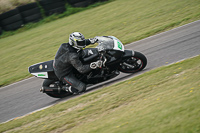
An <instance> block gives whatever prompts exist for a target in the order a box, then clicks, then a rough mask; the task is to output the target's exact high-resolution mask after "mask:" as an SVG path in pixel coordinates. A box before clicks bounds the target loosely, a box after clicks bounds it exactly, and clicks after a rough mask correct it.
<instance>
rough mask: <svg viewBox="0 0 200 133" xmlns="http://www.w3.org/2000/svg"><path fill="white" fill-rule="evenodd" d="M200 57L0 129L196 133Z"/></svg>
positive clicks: (50, 132)
mask: <svg viewBox="0 0 200 133" xmlns="http://www.w3.org/2000/svg"><path fill="white" fill-rule="evenodd" d="M199 60H200V56H197V57H195V58H192V59H188V60H185V61H181V62H178V63H175V64H173V65H170V66H164V67H161V68H158V69H155V70H152V71H150V72H146V73H144V74H142V75H140V76H137V77H135V78H132V79H130V80H127V81H123V82H119V83H117V84H114V85H112V86H109V87H106V88H102V89H98V90H96V91H94V92H91V93H87V94H84V95H82V96H80V97H77V98H73V99H70V100H67V101H65V102H62V103H59V104H56V105H54V106H52V107H50V108H47V109H44V110H41V111H38V112H35V113H32V114H31V115H28V116H26V117H23V118H18V119H15V120H12V121H10V122H7V123H4V124H0V132H5V131H6V133H10V132H12V133H27V132H31V133H44V132H48V133H55V132H59V133H60V132H64V133H199V132H200V122H199V120H200V113H199V112H200V99H199V95H200V82H199V81H200V76H199V75H200V62H199Z"/></svg>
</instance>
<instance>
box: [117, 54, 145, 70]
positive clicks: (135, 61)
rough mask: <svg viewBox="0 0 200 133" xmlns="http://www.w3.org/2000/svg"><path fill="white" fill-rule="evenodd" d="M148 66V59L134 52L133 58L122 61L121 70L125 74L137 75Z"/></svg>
mask: <svg viewBox="0 0 200 133" xmlns="http://www.w3.org/2000/svg"><path fill="white" fill-rule="evenodd" d="M146 65H147V58H146V57H145V56H144V55H143V54H142V53H140V52H136V51H135V52H134V55H133V56H130V57H126V58H124V59H123V60H122V62H121V63H120V66H119V70H120V71H121V72H124V73H135V72H138V71H141V70H143V69H144V68H145V67H146Z"/></svg>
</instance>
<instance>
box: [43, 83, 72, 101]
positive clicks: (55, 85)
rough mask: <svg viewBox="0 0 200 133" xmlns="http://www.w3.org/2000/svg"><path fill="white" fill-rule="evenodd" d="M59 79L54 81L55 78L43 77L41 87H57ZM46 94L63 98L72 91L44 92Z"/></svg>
mask: <svg viewBox="0 0 200 133" xmlns="http://www.w3.org/2000/svg"><path fill="white" fill-rule="evenodd" d="M57 82H59V81H55V80H50V79H45V80H44V82H43V85H42V86H43V87H50V88H51V87H53V88H54V87H57V86H58V83H57ZM45 93H46V94H47V95H48V96H50V97H53V98H64V97H67V96H70V95H72V93H69V92H66V91H60V92H53V93H52V92H49V93H48V92H45Z"/></svg>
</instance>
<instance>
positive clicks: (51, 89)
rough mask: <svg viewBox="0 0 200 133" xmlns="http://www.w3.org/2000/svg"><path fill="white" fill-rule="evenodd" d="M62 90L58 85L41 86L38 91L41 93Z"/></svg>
mask: <svg viewBox="0 0 200 133" xmlns="http://www.w3.org/2000/svg"><path fill="white" fill-rule="evenodd" d="M61 91H62V89H61V88H60V87H59V86H58V87H46V86H44V87H42V88H41V89H40V92H42V93H60V92H61Z"/></svg>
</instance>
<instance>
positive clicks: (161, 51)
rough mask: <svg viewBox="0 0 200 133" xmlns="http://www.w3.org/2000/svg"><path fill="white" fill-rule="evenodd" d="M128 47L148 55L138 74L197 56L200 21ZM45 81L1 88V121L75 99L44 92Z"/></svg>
mask: <svg viewBox="0 0 200 133" xmlns="http://www.w3.org/2000/svg"><path fill="white" fill-rule="evenodd" d="M125 48H126V49H132V50H135V51H139V52H141V53H143V54H144V55H146V57H147V59H148V65H147V67H146V68H145V69H144V70H143V71H141V72H139V73H138V74H141V73H144V72H147V71H149V70H151V69H154V68H157V67H160V66H163V65H168V64H171V63H174V62H177V61H180V60H183V59H186V58H190V57H194V56H196V55H199V54H200V20H199V21H195V22H193V23H190V24H187V25H184V26H181V27H178V28H175V29H173V30H170V31H167V32H163V33H160V34H157V35H155V36H151V37H148V38H145V39H143V40H140V41H137V42H133V43H131V44H128V45H126V46H125ZM36 63H37V62H36ZM30 65H32V64H30ZM25 69H27V68H25ZM136 75H137V74H123V73H121V74H120V75H119V76H118V77H116V78H115V79H113V80H110V81H108V82H106V83H103V84H98V85H96V86H92V87H89V88H88V92H89V91H95V89H100V88H102V87H103V86H108V85H110V84H113V83H115V82H119V81H121V80H125V79H127V78H131V77H134V76H136ZM42 82H43V80H41V79H39V78H35V77H32V78H29V79H26V80H23V81H20V82H17V83H14V84H11V85H8V86H6V87H2V88H0V123H2V122H5V121H8V120H11V119H14V118H17V117H20V116H23V115H26V114H29V113H30V112H33V111H36V110H40V109H42V108H45V107H48V106H51V105H54V104H56V103H58V102H61V101H65V100H68V99H69V98H72V96H71V97H68V98H63V99H55V98H51V97H49V96H47V95H46V94H43V93H40V92H39V89H40V88H41V84H42ZM88 92H86V93H88ZM73 97H77V96H73Z"/></svg>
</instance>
